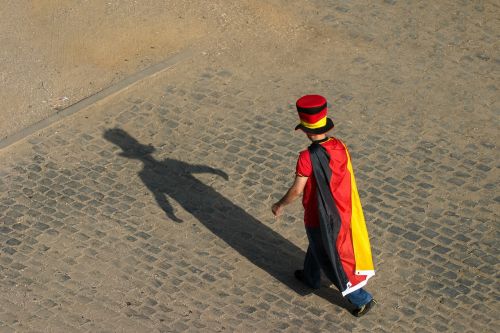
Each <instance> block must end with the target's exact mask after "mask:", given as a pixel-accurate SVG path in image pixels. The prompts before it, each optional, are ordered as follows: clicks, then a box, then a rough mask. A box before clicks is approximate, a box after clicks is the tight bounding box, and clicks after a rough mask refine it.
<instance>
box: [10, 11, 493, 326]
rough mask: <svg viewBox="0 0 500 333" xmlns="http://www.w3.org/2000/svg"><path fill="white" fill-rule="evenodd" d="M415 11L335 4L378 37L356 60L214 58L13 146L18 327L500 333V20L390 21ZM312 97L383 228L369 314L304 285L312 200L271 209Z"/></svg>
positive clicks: (340, 27) (355, 37)
mask: <svg viewBox="0 0 500 333" xmlns="http://www.w3.org/2000/svg"><path fill="white" fill-rule="evenodd" d="M332 3H333V2H332ZM402 3H403V1H381V2H377V3H376V4H375V2H373V3H372V2H369V4H370V5H366V6H361V5H358V4H357V2H354V1H353V2H351V1H340V2H335V4H334V5H332V6H331V7H327V6H326V5H324V4H322V5H323V6H325V7H324V10H323V12H322V14H321V17H320V19H319V21H318V22H316V23H315V24H317V25H320V26H322V27H323V28H324V29H330V28H328V25H331V29H333V30H332V31H333V32H335V33H338V34H343V35H344V36H345V38H347V40H348V41H349V42H350V43H352V44H353V45H356V44H357V43H359V45H360V47H361V46H364V45H366V44H368V45H372V46H369V47H368V49H365V50H364V51H363V50H361V51H360V54H358V55H354V56H353V57H352V63H351V64H350V67H348V68H346V67H345V66H341V65H343V64H339V63H337V60H336V59H335V57H333V56H332V57H329V56H328V54H329V53H328V52H334V53H335V52H342V50H340V51H339V50H338V49H336V48H335V47H333V49H334V51H332V48H330V49H329V48H326V49H325V50H324V51H318V53H317V54H315V55H312V56H311V57H312V59H310V61H311V63H313V62H316V61H317V62H321V64H320V65H316V67H315V66H314V65H311V70H310V71H309V69H308V68H305V67H304V68H301V67H300V63H301V61H305V59H307V58H298V59H297V60H296V61H297V62H296V63H293V64H290V65H289V67H284V68H283V69H276V68H275V69H273V68H272V64H258V65H257V67H256V69H249V68H242V67H241V66H240V62H239V60H240V59H231V57H230V55H229V54H224V53H222V54H221V55H219V56H218V57H219V58H217V56H216V55H203V54H200V55H199V56H197V57H196V58H195V59H192V61H189V62H186V63H183V64H179V65H178V66H176V67H175V68H173V69H172V70H171V71H169V72H168V73H165V74H163V75H162V76H160V77H158V78H155V79H151V80H149V81H148V82H147V83H145V84H143V85H141V86H138V87H136V88H134V89H132V90H129V91H127V92H125V93H123V94H121V95H119V96H117V97H115V98H113V99H112V100H110V101H108V102H107V103H101V104H99V105H96V106H93V107H91V108H89V109H88V110H85V111H83V112H81V113H80V114H78V115H76V116H74V117H72V118H71V119H68V120H65V122H64V124H62V123H61V124H56V125H54V126H52V127H51V128H49V129H46V130H44V131H42V132H41V133H39V134H37V135H34V136H32V137H30V138H29V139H27V140H26V141H25V142H23V143H20V144H18V145H16V146H14V147H11V148H9V149H8V150H5V151H3V152H1V154H2V161H1V162H0V167H1V168H0V175H1V180H0V221H1V225H0V244H1V254H0V330H1V331H2V332H4V331H5V332H9V331H30V332H32V331H60V332H62V331H64V332H97V331H98V332H115V331H127V332H151V331H158V332H170V331H174V332H184V331H203V332H208V331H216V332H221V331H229V332H232V331H235V332H251V331H252V332H253V331H266V332H278V331H280V332H281V331H285V332H297V331H307V332H321V331H339V332H342V331H356V332H410V331H416V332H442V331H449V332H498V331H499V330H500V324H499V321H498V319H497V318H498V317H499V313H498V299H499V294H498V290H499V288H498V287H499V285H498V267H499V263H498V258H499V242H498V239H499V230H498V207H499V201H500V199H499V197H498V191H497V182H498V160H499V156H498V149H497V142H498V133H497V131H498V111H499V108H498V104H497V103H496V101H495V98H496V96H498V93H497V87H496V86H495V78H498V75H497V74H498V66H499V62H500V60H499V59H498V58H495V57H498V54H495V53H490V51H491V49H489V47H490V43H492V42H494V40H495V39H497V38H498V25H497V26H491V25H488V24H485V25H478V24H473V23H474V22H475V21H474V20H477V17H479V16H480V15H481V11H483V10H485V9H484V6H483V5H482V4H481V3H477V4H466V3H468V2H466V1H463V2H461V3H463V5H457V6H464V7H463V8H458V10H457V11H456V12H455V13H453V14H449V13H446V12H445V11H444V9H446V8H444V7H446V6H444V5H442V7H443V8H440V11H437V12H435V13H434V14H433V15H435V19H436V25H439V29H437V30H436V27H428V26H426V27H423V26H420V25H419V23H418V21H414V20H413V19H412V18H411V17H412V15H410V16H408V18H404V19H403V18H399V19H398V20H396V21H395V22H394V24H393V25H392V26H391V27H392V28H391V29H390V30H387V29H388V28H383V27H384V22H385V21H386V20H389V19H390V18H391V11H392V10H393V9H391V8H392V7H394V6H404V4H402ZM407 6H408V8H409V9H408V10H409V11H412V10H414V11H419V10H424V11H426V13H428V11H429V9H425V8H424V7H425V6H426V5H424V4H423V3H421V4H418V5H414V6H413V7H412V6H410V5H407ZM405 8H406V7H405ZM496 10H497V11H498V8H496ZM466 13H469V14H466ZM414 14H415V13H414ZM417 14H418V13H417ZM429 15H430V14H429ZM360 21H364V23H365V24H364V25H359V24H358V23H359V22H360ZM325 26H326V28H325ZM384 29H385V30H384ZM327 31H328V30H327ZM470 36H475V37H476V39H475V40H474V43H476V44H475V45H474V47H473V46H470V47H469V48H467V47H466V46H465V44H466V43H468V42H467V41H468V39H467V38H468V37H470ZM308 42H309V43H312V42H314V39H313V40H311V41H308ZM471 43H472V41H471ZM403 46H404V47H403ZM483 46H484V47H483ZM370 47H372V48H373V52H371V51H370V50H369V48H370ZM457 50H460V52H457ZM481 50H484V51H481ZM480 51H481V52H480ZM379 56H380V58H379ZM382 56H383V57H382ZM222 64H224V65H222ZM344 65H345V64H344ZM266 66H267V67H266ZM297 66H298V67H297ZM408 66H416V67H417V68H419V69H420V71H418V72H417V73H413V72H412V73H410V72H409V71H408V70H407V67H408ZM319 68H321V70H320V69H319ZM264 69H267V70H264ZM292 69H295V70H292ZM449 73H452V74H451V75H450V74H449ZM497 82H498V81H497ZM310 91H315V92H318V93H321V94H324V95H325V96H327V97H329V98H330V101H331V103H332V107H331V108H330V112H331V114H332V116H333V118H334V119H335V122H336V129H335V130H334V132H333V134H334V135H336V136H338V137H340V138H342V139H343V140H344V141H345V142H346V143H347V145H348V146H349V148H350V150H351V154H352V157H353V162H354V167H355V170H356V176H357V180H358V187H359V189H360V195H361V199H362V202H363V204H364V209H365V215H366V218H367V221H368V229H369V232H370V236H371V240H372V248H373V252H374V258H375V264H376V270H377V275H376V276H375V277H374V278H373V279H372V280H371V282H370V284H369V286H368V289H369V290H370V291H371V292H373V294H374V296H375V298H376V299H377V300H378V301H379V304H378V305H377V307H376V308H374V310H373V312H371V313H370V314H369V315H367V316H366V317H363V318H361V319H357V318H354V317H352V316H350V315H349V313H348V311H347V310H348V309H349V305H347V304H345V302H344V301H343V300H342V299H341V297H339V294H338V293H337V292H336V291H334V290H333V289H332V288H327V283H326V282H325V286H324V288H322V289H321V290H320V291H319V292H315V293H311V291H310V290H308V289H307V288H305V287H303V286H301V285H300V284H299V283H298V282H296V281H295V280H294V279H293V274H292V272H293V270H294V269H296V268H298V267H300V266H301V264H302V260H303V257H304V249H305V247H306V238H305V234H304V230H303V227H302V221H301V209H300V205H299V204H296V205H294V206H292V207H290V209H288V210H287V212H286V215H285V216H284V218H283V219H281V220H279V221H275V220H274V219H273V218H272V217H271V214H270V205H271V204H272V203H273V202H274V201H275V200H276V199H277V198H279V197H280V196H281V195H282V194H283V192H284V191H285V190H286V189H287V187H288V186H289V185H290V182H291V180H292V178H293V172H294V163H295V160H296V157H297V153H298V151H300V150H301V149H304V148H305V147H306V145H307V142H306V140H305V138H303V135H301V134H299V133H296V134H294V135H293V131H292V129H293V126H294V125H295V122H296V114H295V110H294V108H293V102H294V100H295V98H296V97H298V96H300V95H301V94H303V93H307V92H310ZM3 157H5V158H3Z"/></svg>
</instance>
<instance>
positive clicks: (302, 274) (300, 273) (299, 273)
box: [293, 269, 307, 284]
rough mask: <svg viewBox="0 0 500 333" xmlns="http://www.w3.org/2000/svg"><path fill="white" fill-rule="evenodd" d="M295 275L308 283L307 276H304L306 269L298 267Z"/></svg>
mask: <svg viewBox="0 0 500 333" xmlns="http://www.w3.org/2000/svg"><path fill="white" fill-rule="evenodd" d="M293 275H294V276H295V278H296V279H297V280H299V281H300V282H302V283H304V284H307V283H306V278H305V277H304V270H302V269H298V270H296V271H295V272H294V273H293Z"/></svg>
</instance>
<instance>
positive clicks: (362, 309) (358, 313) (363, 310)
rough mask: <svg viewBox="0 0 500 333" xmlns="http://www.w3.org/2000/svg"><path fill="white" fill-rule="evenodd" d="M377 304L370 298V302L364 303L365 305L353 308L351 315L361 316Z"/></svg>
mask: <svg viewBox="0 0 500 333" xmlns="http://www.w3.org/2000/svg"><path fill="white" fill-rule="evenodd" d="M375 304H377V301H376V300H374V299H372V300H371V301H370V302H368V303H366V304H365V305H363V306H361V307H360V308H358V309H356V310H353V311H352V315H353V316H355V317H361V316H364V315H365V314H367V313H368V311H370V309H371V308H372V307H373V306H374V305H375Z"/></svg>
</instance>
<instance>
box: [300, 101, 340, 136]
mask: <svg viewBox="0 0 500 333" xmlns="http://www.w3.org/2000/svg"><path fill="white" fill-rule="evenodd" d="M296 106H297V112H298V113H299V118H300V124H298V125H297V126H296V127H295V130H298V129H301V130H302V131H304V132H305V133H306V134H307V136H308V137H309V138H311V136H317V135H322V134H325V133H326V132H328V131H329V130H331V129H332V128H333V127H334V124H333V121H332V120H331V119H330V118H328V117H327V113H328V108H327V102H326V99H325V98H324V97H323V96H320V95H305V96H302V97H301V98H299V99H298V100H297V103H296Z"/></svg>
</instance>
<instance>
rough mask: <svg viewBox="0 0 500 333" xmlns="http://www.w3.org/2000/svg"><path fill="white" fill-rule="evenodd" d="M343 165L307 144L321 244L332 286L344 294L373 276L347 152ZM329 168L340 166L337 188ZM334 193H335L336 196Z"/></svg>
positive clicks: (315, 145)
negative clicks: (340, 177)
mask: <svg viewBox="0 0 500 333" xmlns="http://www.w3.org/2000/svg"><path fill="white" fill-rule="evenodd" d="M344 152H345V154H346V157H347V165H343V166H342V165H332V163H331V159H330V155H329V154H328V152H327V151H326V149H325V148H324V147H323V146H321V145H320V144H318V143H313V144H311V145H310V146H309V153H310V155H311V163H312V168H313V173H314V178H315V179H316V183H317V186H316V188H317V197H318V205H319V207H318V208H319V220H320V227H321V235H322V238H323V244H324V246H325V249H326V251H327V253H328V256H329V258H330V262H331V264H332V266H333V271H334V273H335V281H332V282H333V283H334V284H335V286H336V287H337V288H338V289H339V290H340V291H341V292H342V295H343V296H345V295H347V294H349V293H352V292H353V291H355V290H357V289H359V288H361V287H363V286H364V285H366V283H367V281H368V279H369V278H370V277H372V276H373V275H375V270H374V268H373V262H372V255H371V249H370V240H369V238H368V231H367V229H366V224H365V218H364V215H363V210H362V208H361V202H360V200H359V195H358V190H357V187H356V181H355V179H354V172H353V170H352V165H351V159H350V156H349V152H348V151H347V148H346V147H345V145H344ZM332 167H334V168H341V167H343V168H344V169H345V170H341V171H342V172H339V173H336V174H342V175H343V177H347V178H345V179H342V180H341V181H340V182H337V183H340V184H341V186H340V187H339V188H336V189H333V188H332V175H333V172H332V169H331V168H332ZM336 193H337V195H336Z"/></svg>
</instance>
